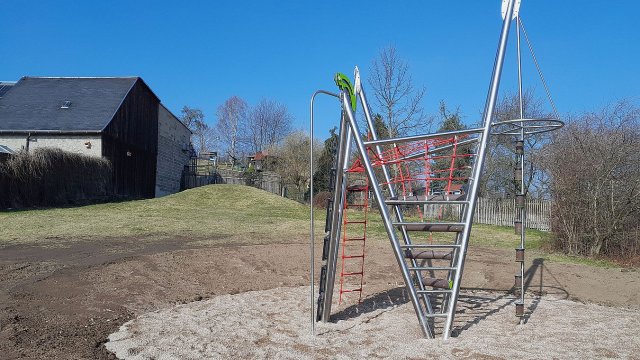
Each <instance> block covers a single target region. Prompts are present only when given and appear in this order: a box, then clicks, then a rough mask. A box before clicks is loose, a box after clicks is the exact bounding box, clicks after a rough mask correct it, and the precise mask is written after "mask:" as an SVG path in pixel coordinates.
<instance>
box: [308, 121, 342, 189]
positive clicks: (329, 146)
mask: <svg viewBox="0 0 640 360" xmlns="http://www.w3.org/2000/svg"><path fill="white" fill-rule="evenodd" d="M338 140H339V139H338V134H336V128H335V127H334V128H333V129H331V130H329V138H328V139H327V140H325V141H324V147H323V148H322V152H321V154H320V157H319V158H318V162H317V164H318V166H317V168H316V171H315V173H314V174H313V184H314V189H313V190H314V191H316V192H320V191H331V190H332V189H330V188H329V182H330V178H331V168H333V167H334V166H335V162H336V160H335V159H336V158H335V157H336V152H337V151H338Z"/></svg>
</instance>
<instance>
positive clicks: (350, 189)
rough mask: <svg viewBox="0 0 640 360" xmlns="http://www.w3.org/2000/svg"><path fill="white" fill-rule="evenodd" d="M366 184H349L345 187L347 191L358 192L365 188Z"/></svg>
mask: <svg viewBox="0 0 640 360" xmlns="http://www.w3.org/2000/svg"><path fill="white" fill-rule="evenodd" d="M367 188H368V186H350V187H348V188H347V191H351V192H360V191H365V190H367Z"/></svg>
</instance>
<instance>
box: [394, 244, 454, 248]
mask: <svg viewBox="0 0 640 360" xmlns="http://www.w3.org/2000/svg"><path fill="white" fill-rule="evenodd" d="M400 247H401V248H403V249H442V248H457V247H460V244H411V245H400Z"/></svg>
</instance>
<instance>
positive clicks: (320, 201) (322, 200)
mask: <svg viewBox="0 0 640 360" xmlns="http://www.w3.org/2000/svg"><path fill="white" fill-rule="evenodd" d="M332 196H333V194H332V193H331V192H330V191H320V192H319V193H316V196H314V197H313V207H315V208H318V209H326V208H327V200H329V199H330V198H331V197H332Z"/></svg>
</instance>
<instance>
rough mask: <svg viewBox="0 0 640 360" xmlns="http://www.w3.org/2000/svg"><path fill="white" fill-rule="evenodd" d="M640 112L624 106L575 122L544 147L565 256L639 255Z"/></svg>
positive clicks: (558, 244)
mask: <svg viewBox="0 0 640 360" xmlns="http://www.w3.org/2000/svg"><path fill="white" fill-rule="evenodd" d="M638 149H640V109H639V108H637V107H635V106H633V105H631V104H629V103H625V102H621V103H619V104H616V105H615V106H612V107H609V108H606V109H605V110H603V111H602V112H601V113H594V114H586V115H583V116H581V117H580V118H578V119H576V120H574V121H571V122H570V123H569V124H568V125H567V126H566V127H565V128H564V129H563V130H562V131H560V132H558V134H556V135H555V136H554V138H553V143H552V145H551V146H549V147H547V149H545V152H546V153H545V154H544V155H545V156H544V158H545V162H546V164H545V165H546V166H545V167H546V170H547V171H548V173H549V175H550V179H551V182H550V185H551V191H552V196H553V208H552V215H551V221H552V222H551V227H552V231H553V233H554V235H555V240H556V247H557V248H558V249H560V250H562V251H563V252H565V253H569V254H577V255H587V256H605V257H614V258H632V257H634V256H638V255H640V152H639V150H638Z"/></svg>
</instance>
